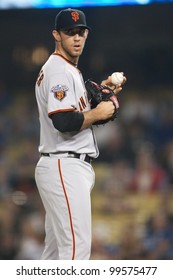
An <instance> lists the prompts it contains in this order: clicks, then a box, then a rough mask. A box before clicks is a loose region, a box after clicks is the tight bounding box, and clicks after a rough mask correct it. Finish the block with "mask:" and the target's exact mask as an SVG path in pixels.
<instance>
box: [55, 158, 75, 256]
mask: <svg viewBox="0 0 173 280" xmlns="http://www.w3.org/2000/svg"><path fill="white" fill-rule="evenodd" d="M58 170H59V175H60V180H61V184H62V188H63V191H64V195H65V199H66V203H67V208H68V214H69V219H70V228H71V234H72V242H73V252H72V260H74V258H75V234H74V229H73V221H72V215H71V209H70V203H69V200H68V196H67V192H66V188H65V185H64V181H63V176H62V172H61V163H60V159H58Z"/></svg>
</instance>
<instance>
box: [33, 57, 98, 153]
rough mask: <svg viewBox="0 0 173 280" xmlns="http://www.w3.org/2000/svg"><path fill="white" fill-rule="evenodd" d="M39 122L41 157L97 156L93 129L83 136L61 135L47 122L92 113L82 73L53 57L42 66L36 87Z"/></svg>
mask: <svg viewBox="0 0 173 280" xmlns="http://www.w3.org/2000/svg"><path fill="white" fill-rule="evenodd" d="M36 98H37V103H38V108H39V118H40V126H41V127H40V129H41V134H40V146H39V152H41V153H54V152H68V151H72V152H75V153H79V154H88V155H89V156H90V157H93V158H95V157H97V156H98V148H97V144H96V140H95V135H94V132H93V129H92V127H89V128H87V129H84V130H82V131H80V132H70V133H68V132H67V133H61V132H59V131H58V130H56V129H55V128H54V126H53V124H52V120H51V119H50V118H48V115H49V116H50V115H51V114H53V113H56V112H67V111H79V112H84V111H88V110H90V104H89V102H88V98H87V93H86V89H85V85H84V81H83V77H82V74H81V72H80V71H79V69H78V68H77V67H76V66H75V65H73V64H72V63H70V62H68V61H67V60H66V59H64V58H63V57H61V56H60V55H58V54H56V53H54V54H52V55H51V56H50V58H49V59H48V61H47V62H46V63H45V65H44V66H43V68H42V70H41V72H40V74H39V77H38V79H37V83H36Z"/></svg>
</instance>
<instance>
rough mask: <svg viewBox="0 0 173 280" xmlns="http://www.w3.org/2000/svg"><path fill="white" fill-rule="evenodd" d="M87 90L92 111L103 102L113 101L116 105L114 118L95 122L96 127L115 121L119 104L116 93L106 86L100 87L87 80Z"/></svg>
mask: <svg viewBox="0 0 173 280" xmlns="http://www.w3.org/2000/svg"><path fill="white" fill-rule="evenodd" d="M85 86H86V90H87V93H88V98H89V101H90V103H91V109H93V108H96V107H97V105H98V104H100V103H101V102H103V101H104V102H107V101H111V102H112V103H113V105H114V111H113V113H112V116H110V117H109V118H107V119H103V120H99V121H97V122H95V123H94V124H95V125H101V124H106V123H108V122H109V121H113V120H114V119H115V118H116V117H117V113H118V109H119V102H118V99H117V97H116V94H115V93H114V91H113V90H112V89H111V88H109V87H107V86H104V85H99V84H97V83H95V82H94V81H92V80H87V81H86V82H85Z"/></svg>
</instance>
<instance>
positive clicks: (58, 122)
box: [50, 111, 84, 132]
mask: <svg viewBox="0 0 173 280" xmlns="http://www.w3.org/2000/svg"><path fill="white" fill-rule="evenodd" d="M50 118H51V119H52V122H53V125H54V127H55V128H56V129H57V130H59V131H60V132H72V131H79V130H80V128H81V126H82V124H83V121H84V115H83V114H82V113H80V112H74V111H73V112H58V113H55V114H52V115H50Z"/></svg>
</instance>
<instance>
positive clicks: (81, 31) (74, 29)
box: [63, 28, 85, 36]
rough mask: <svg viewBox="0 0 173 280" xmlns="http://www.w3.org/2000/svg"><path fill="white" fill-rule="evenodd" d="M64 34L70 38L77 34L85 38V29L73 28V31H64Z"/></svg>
mask: <svg viewBox="0 0 173 280" xmlns="http://www.w3.org/2000/svg"><path fill="white" fill-rule="evenodd" d="M63 33H64V34H66V35H68V36H74V35H76V34H78V35H79V36H84V34H85V28H73V29H68V30H63Z"/></svg>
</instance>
